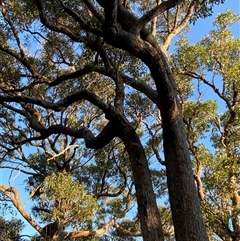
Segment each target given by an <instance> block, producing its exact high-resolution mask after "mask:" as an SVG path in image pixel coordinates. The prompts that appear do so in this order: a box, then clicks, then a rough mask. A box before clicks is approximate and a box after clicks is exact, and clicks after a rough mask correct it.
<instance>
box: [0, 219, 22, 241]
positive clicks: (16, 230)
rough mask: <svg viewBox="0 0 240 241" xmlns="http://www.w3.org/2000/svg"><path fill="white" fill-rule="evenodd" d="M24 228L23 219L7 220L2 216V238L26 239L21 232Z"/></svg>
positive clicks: (5, 240) (0, 235)
mask: <svg viewBox="0 0 240 241" xmlns="http://www.w3.org/2000/svg"><path fill="white" fill-rule="evenodd" d="M23 228H24V224H23V222H22V221H21V220H19V219H15V218H12V219H11V220H6V219H4V218H3V217H0V240H4V241H24V240H25V239H24V238H21V235H20V232H21V231H22V229H23Z"/></svg>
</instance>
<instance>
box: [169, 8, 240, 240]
mask: <svg viewBox="0 0 240 241" xmlns="http://www.w3.org/2000/svg"><path fill="white" fill-rule="evenodd" d="M239 20H240V17H239V15H237V14H235V13H233V12H231V11H227V12H226V13H222V14H219V15H218V16H217V17H216V19H215V21H214V30H212V31H211V32H210V33H209V34H208V35H207V36H206V37H204V38H203V39H202V40H201V41H200V42H199V43H197V44H195V45H191V44H190V43H189V42H188V41H187V39H182V40H181V41H179V44H178V50H177V54H176V55H174V57H173V62H174V65H175V67H174V68H175V70H176V73H178V76H179V78H181V76H187V77H188V78H191V79H193V81H195V84H196V86H198V100H197V101H194V100H191V99H189V100H187V101H186V97H187V96H186V95H184V94H182V95H181V94H180V96H181V100H182V108H183V112H184V122H185V124H186V132H187V136H188V144H189V148H190V150H191V153H192V159H193V161H194V163H195V174H194V177H195V181H196V184H197V187H198V193H199V197H200V199H201V200H202V209H203V211H204V218H205V222H206V224H207V229H208V233H209V236H210V237H211V240H239V238H240V232H239V230H240V229H239V228H240V226H239V200H240V199H239V168H238V164H239V142H238V140H239V137H238V126H239V122H238V116H239V55H240V53H239V49H240V42H239V39H237V38H235V37H234V36H233V35H232V33H231V31H230V27H231V26H232V25H233V24H235V23H236V22H238V21H239ZM196 56H197V58H196ZM205 86H207V87H208V88H209V89H210V90H212V92H211V93H212V94H211V99H215V100H203V99H205V98H208V97H207V96H204V93H203V89H204V88H205ZM189 89H190V88H189ZM189 94H190V92H188V94H187V95H189ZM191 98H192V97H191ZM203 138H207V139H208V142H209V145H206V144H205V143H206V142H204V141H203ZM210 143H211V146H210Z"/></svg>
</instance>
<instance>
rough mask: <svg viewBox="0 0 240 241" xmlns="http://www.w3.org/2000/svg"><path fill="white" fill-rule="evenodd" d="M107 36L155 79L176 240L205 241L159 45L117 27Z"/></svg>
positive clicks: (169, 76)
mask: <svg viewBox="0 0 240 241" xmlns="http://www.w3.org/2000/svg"><path fill="white" fill-rule="evenodd" d="M106 36H107V38H106V40H107V41H108V43H110V44H111V45H113V46H115V47H119V48H121V49H124V50H127V51H128V52H130V53H132V54H133V55H135V56H137V57H138V58H140V59H141V60H142V61H143V62H144V63H145V64H146V65H147V66H148V67H149V69H150V71H151V74H152V77H153V79H154V81H155V84H156V87H157V91H158V94H159V102H158V103H157V104H158V107H159V108H160V111H161V115H162V122H163V138H164V155H165V161H166V169H167V183H168V191H169V199H170V204H171V211H172V217H173V223H174V230H175V236H176V240H177V241H193V240H194V241H207V240H208V237H207V234H206V229H205V226H204V223H203V218H202V213H201V208H200V203H199V199H198V195H197V190H196V187H195V183H194V178H193V171H192V165H191V161H190V154H189V150H188V146H187V142H186V136H185V133H184V125H183V120H182V114H181V109H180V107H179V101H178V98H177V93H176V88H175V82H174V79H173V76H172V73H171V70H170V68H169V67H168V62H167V59H166V57H165V55H164V53H163V52H162V51H161V49H160V48H159V46H157V45H156V44H155V43H154V42H153V43H150V42H147V41H146V40H144V39H142V37H143V38H144V36H139V35H137V34H133V33H132V32H130V33H128V32H126V31H123V30H122V29H120V28H119V29H117V31H116V27H115V28H112V29H110V31H109V32H107V33H106ZM145 39H146V37H145Z"/></svg>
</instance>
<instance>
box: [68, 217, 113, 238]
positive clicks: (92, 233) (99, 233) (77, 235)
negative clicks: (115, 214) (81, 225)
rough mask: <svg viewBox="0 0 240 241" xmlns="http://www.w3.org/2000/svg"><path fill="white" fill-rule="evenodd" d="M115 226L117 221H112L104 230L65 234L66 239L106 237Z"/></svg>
mask: <svg viewBox="0 0 240 241" xmlns="http://www.w3.org/2000/svg"><path fill="white" fill-rule="evenodd" d="M114 224H115V220H114V219H112V220H111V221H110V222H108V223H107V224H105V225H104V226H103V227H102V228H100V229H98V230H95V231H87V230H86V231H75V232H65V233H64V239H74V238H83V237H88V236H93V237H99V236H102V235H104V234H105V233H106V232H107V230H108V229H109V228H111V227H113V226H114Z"/></svg>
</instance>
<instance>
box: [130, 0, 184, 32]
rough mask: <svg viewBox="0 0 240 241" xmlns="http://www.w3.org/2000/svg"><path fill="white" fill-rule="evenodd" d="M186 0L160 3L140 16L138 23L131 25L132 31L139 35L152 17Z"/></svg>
mask: <svg viewBox="0 0 240 241" xmlns="http://www.w3.org/2000/svg"><path fill="white" fill-rule="evenodd" d="M183 1H184V0H169V1H164V2H162V3H161V4H160V5H158V6H156V7H155V8H153V9H152V10H150V11H148V12H147V13H146V14H145V15H143V16H142V17H141V18H139V19H138V20H137V21H136V23H135V24H134V25H133V26H132V27H131V30H130V31H131V32H133V33H135V34H137V35H139V34H140V31H141V30H142V29H143V28H144V27H145V25H146V24H147V23H148V22H150V21H152V19H153V18H154V17H156V16H158V15H159V14H161V13H163V12H165V11H166V10H168V9H170V8H173V7H175V6H177V5H178V4H180V3H181V2H183Z"/></svg>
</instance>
